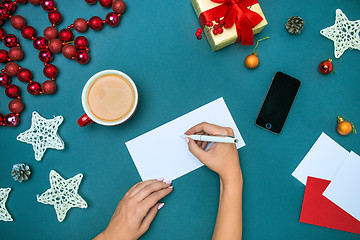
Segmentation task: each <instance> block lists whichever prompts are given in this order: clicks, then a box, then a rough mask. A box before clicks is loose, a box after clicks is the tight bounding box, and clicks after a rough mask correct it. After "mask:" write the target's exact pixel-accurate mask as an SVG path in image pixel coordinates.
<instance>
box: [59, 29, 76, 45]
mask: <svg viewBox="0 0 360 240" xmlns="http://www.w3.org/2000/svg"><path fill="white" fill-rule="evenodd" d="M73 37H74V35H73V33H72V32H71V31H70V30H69V29H66V28H64V29H61V30H60V32H59V38H60V40H61V41H63V42H69V41H71V40H72V39H73Z"/></svg>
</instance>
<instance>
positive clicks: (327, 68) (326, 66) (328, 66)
mask: <svg viewBox="0 0 360 240" xmlns="http://www.w3.org/2000/svg"><path fill="white" fill-rule="evenodd" d="M333 68H334V66H333V64H332V59H331V58H330V59H328V60H325V61H322V62H321V63H320V64H319V71H320V72H321V73H322V74H329V73H331V72H332V70H333Z"/></svg>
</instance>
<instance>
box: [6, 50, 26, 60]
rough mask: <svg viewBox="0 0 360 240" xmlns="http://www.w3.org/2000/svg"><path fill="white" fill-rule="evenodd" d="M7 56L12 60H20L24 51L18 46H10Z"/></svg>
mask: <svg viewBox="0 0 360 240" xmlns="http://www.w3.org/2000/svg"><path fill="white" fill-rule="evenodd" d="M9 58H10V59H11V60H13V61H21V60H23V58H24V52H23V50H22V49H21V48H19V47H12V48H10V50H9Z"/></svg>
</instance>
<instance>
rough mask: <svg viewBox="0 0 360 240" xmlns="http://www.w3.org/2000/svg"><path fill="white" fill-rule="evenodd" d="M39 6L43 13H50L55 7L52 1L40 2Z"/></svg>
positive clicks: (43, 0) (44, 0)
mask: <svg viewBox="0 0 360 240" xmlns="http://www.w3.org/2000/svg"><path fill="white" fill-rule="evenodd" d="M40 4H41V7H42V8H43V9H44V10H45V11H51V10H53V9H54V8H55V7H56V4H55V2H54V0H42V1H40Z"/></svg>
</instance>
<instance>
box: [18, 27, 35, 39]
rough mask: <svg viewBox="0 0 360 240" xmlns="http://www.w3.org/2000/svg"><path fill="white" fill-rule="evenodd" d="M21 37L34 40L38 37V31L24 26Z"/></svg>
mask: <svg viewBox="0 0 360 240" xmlns="http://www.w3.org/2000/svg"><path fill="white" fill-rule="evenodd" d="M21 35H22V36H23V37H24V38H26V39H33V38H34V37H36V30H35V28H33V27H32V26H24V27H23V28H22V29H21Z"/></svg>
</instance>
